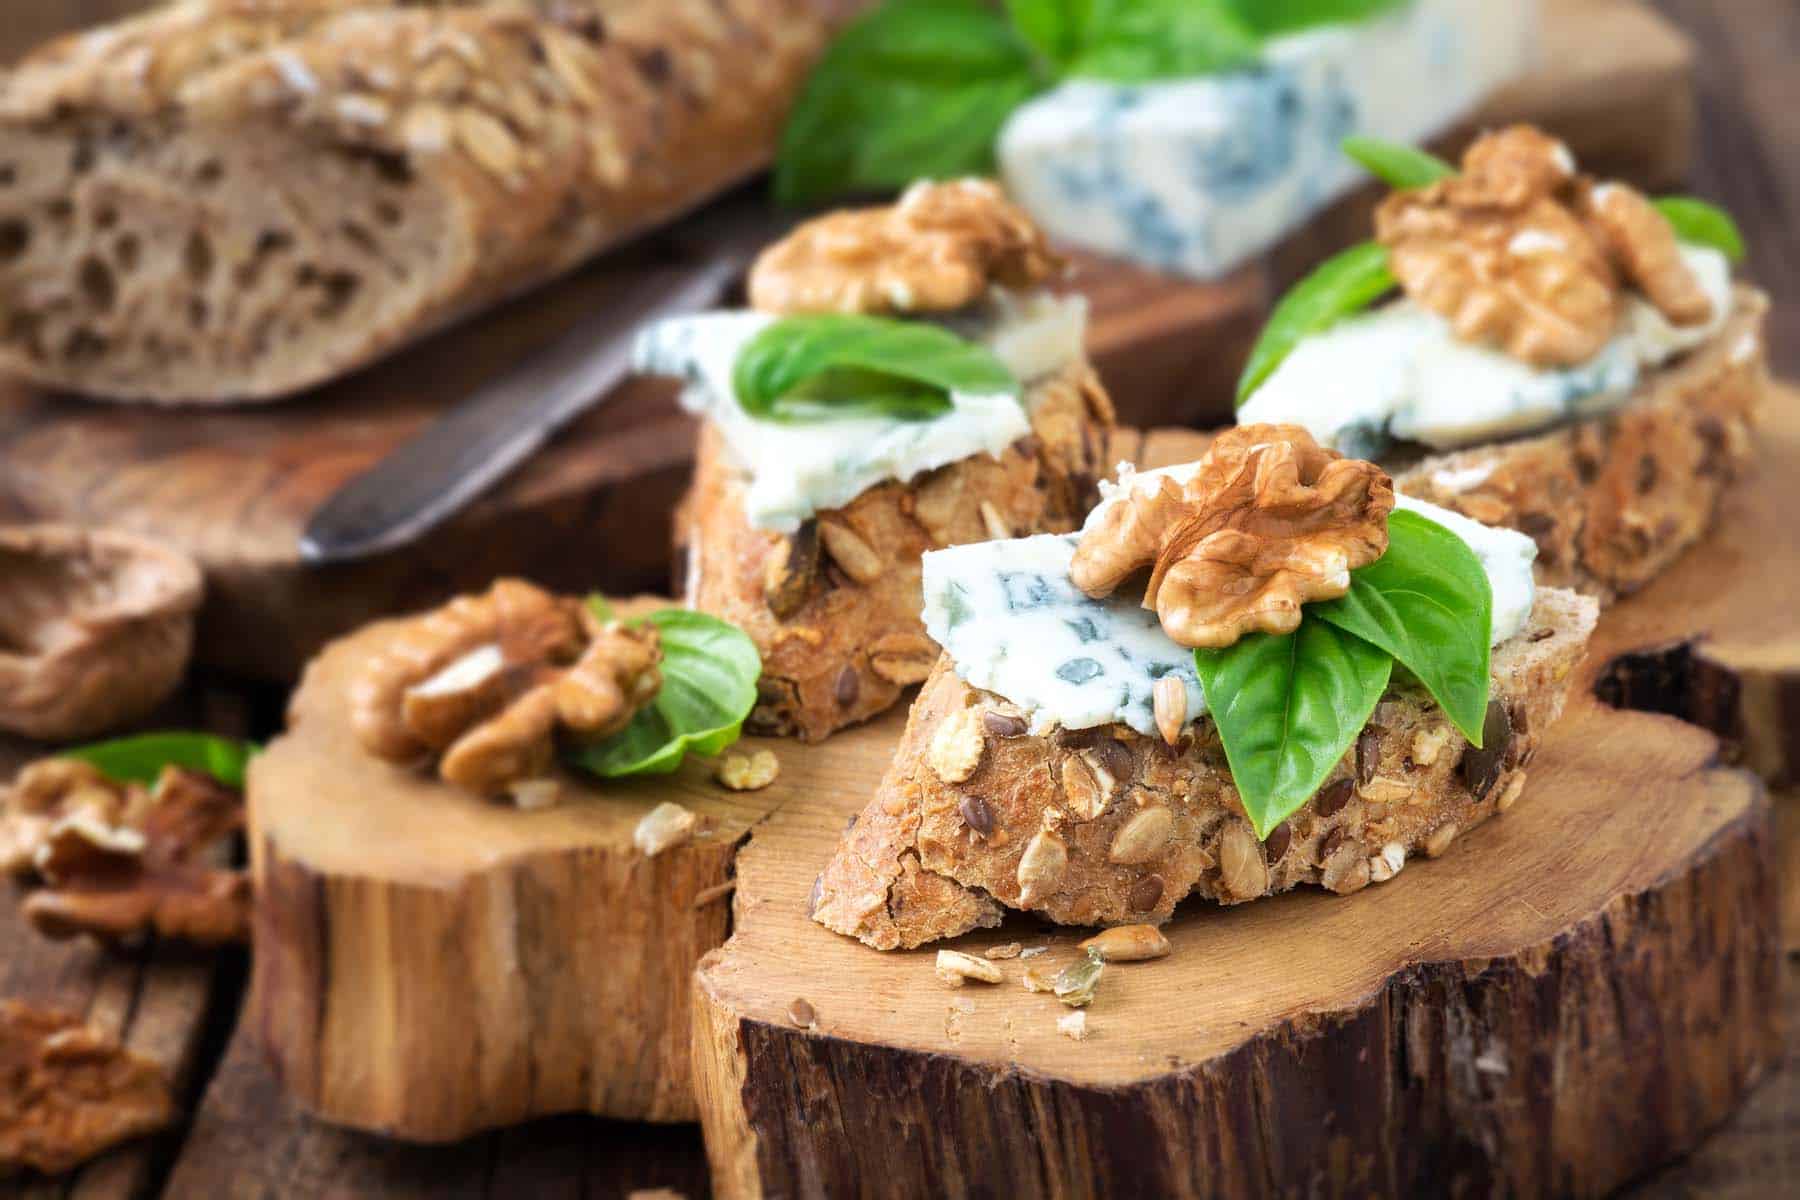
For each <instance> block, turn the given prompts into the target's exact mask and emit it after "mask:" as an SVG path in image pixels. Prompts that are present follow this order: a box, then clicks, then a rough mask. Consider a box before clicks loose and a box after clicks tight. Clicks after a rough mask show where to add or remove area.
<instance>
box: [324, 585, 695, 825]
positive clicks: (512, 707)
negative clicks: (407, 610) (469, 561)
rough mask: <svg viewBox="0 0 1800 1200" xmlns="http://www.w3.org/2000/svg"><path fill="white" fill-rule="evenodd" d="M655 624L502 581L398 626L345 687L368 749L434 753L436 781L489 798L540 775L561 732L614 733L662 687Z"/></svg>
mask: <svg viewBox="0 0 1800 1200" xmlns="http://www.w3.org/2000/svg"><path fill="white" fill-rule="evenodd" d="M661 661H662V649H661V645H660V639H659V635H658V634H657V631H656V629H655V627H654V626H651V625H638V626H627V625H624V624H621V623H620V622H617V621H604V620H602V619H600V618H599V617H598V616H596V615H595V614H594V613H593V612H592V611H591V610H590V609H589V608H588V607H587V605H585V604H584V603H582V602H581V601H579V600H576V599H573V598H571V597H565V596H554V595H552V594H550V593H549V592H546V591H544V590H543V589H542V588H539V587H536V586H534V585H532V584H529V583H525V582H523V581H520V580H516V579H502V580H500V581H498V582H497V583H495V584H494V586H493V587H491V588H490V589H489V590H488V591H487V592H485V593H483V594H481V595H479V596H462V597H459V598H457V599H455V600H452V601H451V602H450V603H448V604H446V605H444V606H443V607H442V608H439V609H435V610H433V611H432V612H429V613H425V614H423V615H421V616H418V617H414V618H412V619H411V620H409V621H405V622H402V623H400V624H399V626H398V628H397V630H396V632H395V633H394V635H393V636H392V637H391V638H390V639H389V640H388V642H387V643H386V645H385V646H384V647H383V649H382V650H381V652H380V653H378V654H376V655H375V656H374V657H372V658H371V659H370V661H369V663H368V664H367V666H366V667H365V668H364V670H363V672H362V674H361V676H360V677H359V678H358V679H357V681H356V683H355V685H354V686H353V688H352V690H351V700H350V702H351V721H352V725H353V727H354V728H355V731H356V736H357V740H358V741H359V742H361V743H362V746H363V748H364V749H365V750H367V751H368V752H369V753H370V754H373V755H375V756H376V757H378V758H383V759H386V760H388V761H390V762H396V763H405V764H411V763H417V762H421V761H426V760H429V759H431V758H433V757H437V758H438V774H439V776H440V777H441V778H442V779H443V780H444V781H445V782H447V783H451V784H454V785H456V786H458V787H461V788H465V789H467V790H469V791H473V792H479V793H481V794H483V795H498V794H501V793H504V792H506V791H508V790H509V789H512V788H514V787H515V786H516V785H519V784H522V783H524V782H526V781H529V780H535V779H540V778H542V777H544V776H545V775H547V774H548V773H549V772H550V771H551V768H552V766H553V764H554V761H555V752H556V742H557V739H558V738H559V736H560V737H563V738H566V739H569V740H572V741H575V742H582V743H585V742H594V741H599V740H601V739H603V738H606V737H610V736H611V735H613V734H615V733H617V732H619V731H620V730H621V729H623V728H624V727H625V726H626V725H627V724H628V723H629V722H630V721H631V718H632V716H633V715H635V714H636V713H637V711H638V710H639V709H641V708H643V707H644V706H645V705H646V704H648V703H650V701H651V700H652V699H654V698H655V696H656V693H657V691H658V690H659V689H660V688H661V687H662V672H661V670H660V668H659V664H660V663H661Z"/></svg>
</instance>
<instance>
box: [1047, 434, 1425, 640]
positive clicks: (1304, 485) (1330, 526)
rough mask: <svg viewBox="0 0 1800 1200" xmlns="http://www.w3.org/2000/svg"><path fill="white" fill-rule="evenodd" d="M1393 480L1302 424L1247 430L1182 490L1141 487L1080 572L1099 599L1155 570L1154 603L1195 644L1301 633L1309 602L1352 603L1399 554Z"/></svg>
mask: <svg viewBox="0 0 1800 1200" xmlns="http://www.w3.org/2000/svg"><path fill="white" fill-rule="evenodd" d="M1393 507H1394V488H1393V482H1392V480H1390V479H1389V478H1388V476H1387V473H1386V472H1384V471H1382V470H1381V469H1380V468H1379V467H1377V466H1375V465H1374V464H1373V463H1367V462H1362V461H1360V460H1357V459H1349V458H1345V457H1343V456H1342V455H1340V454H1338V453H1337V452H1336V451H1333V450H1327V449H1324V448H1323V447H1321V446H1320V445H1319V444H1318V443H1317V442H1315V441H1313V439H1312V436H1311V435H1310V434H1308V433H1307V432H1306V431H1305V430H1304V429H1302V428H1300V427H1299V426H1296V425H1240V426H1238V427H1237V428H1235V429H1228V430H1226V431H1224V432H1223V433H1221V434H1220V435H1219V436H1218V437H1217V438H1215V439H1214V440H1213V443H1212V445H1211V446H1209V447H1208V448H1207V452H1206V454H1205V456H1204V457H1202V458H1201V460H1200V462H1199V464H1198V466H1197V469H1196V470H1195V472H1194V474H1193V476H1192V477H1191V478H1190V479H1189V480H1188V481H1187V482H1186V483H1185V484H1182V485H1177V484H1176V483H1175V482H1174V480H1172V479H1169V478H1167V477H1162V478H1159V479H1157V480H1156V481H1155V483H1154V486H1143V485H1134V486H1131V487H1130V488H1129V489H1128V490H1127V491H1126V493H1125V494H1124V495H1121V496H1120V497H1118V499H1117V500H1115V501H1114V502H1113V504H1112V505H1111V506H1110V507H1109V508H1107V509H1106V510H1105V511H1104V512H1103V513H1102V514H1101V516H1100V519H1099V520H1098V521H1097V522H1096V523H1094V524H1093V525H1092V526H1091V527H1090V528H1089V529H1088V530H1087V531H1086V532H1085V533H1083V534H1082V537H1081V541H1080V543H1079V544H1078V545H1077V546H1076V549H1075V556H1074V558H1073V560H1072V561H1071V563H1070V566H1069V578H1070V580H1071V581H1073V582H1074V584H1075V586H1076V587H1078V588H1080V589H1081V590H1082V591H1084V592H1086V593H1087V594H1088V595H1090V596H1094V597H1096V598H1098V597H1101V596H1107V595H1110V594H1111V593H1112V592H1113V591H1114V590H1115V589H1116V588H1117V587H1118V586H1119V585H1120V584H1122V583H1124V582H1125V581H1126V580H1127V579H1129V578H1131V577H1132V576H1133V575H1135V574H1137V573H1138V572H1139V571H1141V570H1143V569H1144V568H1145V567H1150V568H1151V573H1150V581H1149V584H1148V586H1147V587H1146V589H1145V592H1144V607H1145V608H1149V609H1153V610H1155V612H1156V614H1157V616H1158V617H1159V618H1160V620H1161V622H1162V627H1163V631H1164V632H1165V633H1167V634H1168V635H1169V636H1170V637H1172V638H1174V639H1175V640H1176V641H1177V642H1179V643H1181V644H1182V645H1184V646H1205V647H1212V648H1218V647H1223V646H1229V645H1231V644H1232V643H1234V642H1236V641H1237V640H1238V639H1239V638H1241V637H1243V636H1244V635H1245V634H1246V633H1251V632H1256V631H1260V632H1263V633H1291V632H1292V631H1293V630H1294V629H1296V628H1297V627H1298V626H1299V624H1300V607H1301V605H1303V604H1306V603H1309V602H1311V601H1314V600H1330V599H1335V598H1336V597H1338V596H1342V595H1343V594H1344V593H1345V592H1347V591H1348V590H1349V588H1350V572H1351V571H1353V570H1355V569H1356V568H1358V567H1362V566H1366V565H1367V564H1369V563H1371V562H1374V561H1375V560H1376V559H1378V558H1380V557H1381V556H1382V554H1383V553H1385V552H1386V551H1387V516H1388V513H1389V512H1391V511H1392V510H1393Z"/></svg>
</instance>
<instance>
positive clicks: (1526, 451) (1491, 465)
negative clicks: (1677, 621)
mask: <svg viewBox="0 0 1800 1200" xmlns="http://www.w3.org/2000/svg"><path fill="white" fill-rule="evenodd" d="M1768 309H1769V302H1768V298H1767V297H1766V296H1764V295H1763V294H1762V293H1761V292H1758V291H1756V290H1755V289H1753V288H1748V287H1739V288H1738V289H1737V290H1736V293H1735V295H1734V298H1733V306H1732V313H1731V316H1730V318H1729V319H1728V320H1727V321H1726V323H1725V325H1724V327H1723V328H1722V329H1721V330H1720V331H1719V333H1718V334H1717V336H1715V337H1714V338H1712V339H1711V340H1709V341H1708V342H1707V343H1706V344H1705V345H1703V346H1701V347H1700V348H1699V349H1697V350H1695V351H1694V352H1693V353H1691V354H1689V355H1687V356H1686V357H1684V358H1683V359H1681V360H1680V361H1679V362H1677V363H1675V364H1674V365H1672V366H1670V367H1668V368H1666V369H1664V370H1660V371H1657V372H1655V373H1653V374H1652V375H1650V376H1649V377H1648V378H1647V379H1646V380H1645V381H1644V383H1643V384H1642V385H1641V386H1640V388H1639V389H1638V391H1637V393H1636V394H1635V395H1634V396H1633V397H1632V398H1631V399H1630V400H1629V402H1627V403H1626V404H1624V405H1622V406H1620V407H1619V408H1617V409H1615V410H1614V411H1612V412H1609V413H1606V414H1604V415H1601V416H1596V417H1593V418H1590V419H1588V420H1584V421H1580V422H1577V423H1575V424H1572V425H1567V426H1563V427H1561V428H1558V429H1553V430H1551V431H1549V432H1547V433H1542V434H1537V435H1535V436H1531V437H1525V438H1520V439H1517V440H1514V441H1508V442H1500V443H1496V444H1494V445H1489V446H1479V447H1476V448H1474V449H1469V450H1462V451H1458V452H1456V453H1454V454H1442V455H1434V456H1431V457H1429V458H1426V459H1424V460H1423V461H1421V462H1419V463H1417V464H1416V465H1413V466H1412V467H1410V468H1409V469H1406V470H1404V471H1396V473H1395V477H1394V486H1395V489H1396V490H1398V491H1400V492H1404V493H1405V494H1406V495H1409V496H1414V497H1417V498H1418V499H1421V500H1428V501H1430V502H1431V503H1433V504H1437V505H1440V506H1442V507H1444V508H1448V509H1451V510H1453V511H1455V512H1460V513H1462V514H1464V515H1465V516H1469V517H1473V518H1474V519H1475V520H1477V521H1481V522H1484V523H1486V524H1489V525H1504V526H1507V527H1509V528H1512V529H1517V530H1519V531H1520V532H1522V533H1525V534H1527V535H1529V536H1530V537H1531V538H1532V539H1533V540H1534V541H1536V542H1537V545H1538V563H1537V577H1538V581H1539V582H1540V583H1542V584H1545V585H1548V586H1551V587H1568V588H1574V589H1576V590H1577V591H1582V592H1587V593H1588V594H1590V595H1594V596H1598V597H1599V598H1600V599H1601V601H1602V602H1603V603H1604V602H1609V601H1611V600H1612V599H1614V598H1616V597H1618V596H1621V595H1625V594H1628V593H1630V592H1633V591H1636V590H1637V589H1638V588H1641V587H1643V586H1644V585H1645V584H1647V583H1649V582H1650V581H1651V580H1652V579H1654V578H1656V576H1657V575H1659V574H1661V573H1662V572H1663V571H1664V570H1666V569H1667V568H1668V567H1669V566H1670V565H1671V564H1672V563H1674V561H1675V560H1676V559H1677V558H1679V557H1680V556H1681V553H1682V551H1684V550H1686V549H1687V548H1688V547H1689V546H1692V545H1693V544H1694V543H1696V542H1698V541H1699V540H1700V539H1701V538H1702V537H1704V536H1705V534H1706V531H1707V530H1708V529H1709V528H1711V526H1712V523H1713V518H1714V517H1715V515H1716V514H1717V512H1718V507H1719V501H1720V498H1721V497H1722V496H1723V495H1724V494H1725V491H1726V489H1727V488H1728V487H1729V486H1730V485H1731V483H1732V482H1733V481H1734V480H1735V479H1737V478H1738V477H1739V476H1741V475H1742V474H1743V472H1744V471H1745V470H1746V469H1747V468H1748V467H1749V465H1750V462H1751V460H1752V458H1753V444H1754V433H1755V429H1756V425H1757V419H1758V412H1759V410H1760V409H1761V408H1762V406H1763V404H1764V403H1765V402H1766V400H1767V397H1768V394H1769V366H1768V359H1767V354H1766V349H1765V340H1764V336H1763V321H1764V318H1765V317H1766V316H1767V313H1768Z"/></svg>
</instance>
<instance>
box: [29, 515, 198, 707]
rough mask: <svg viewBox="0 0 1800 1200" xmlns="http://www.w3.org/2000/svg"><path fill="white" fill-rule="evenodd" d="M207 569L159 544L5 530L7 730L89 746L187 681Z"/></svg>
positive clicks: (62, 530) (112, 534)
mask: <svg viewBox="0 0 1800 1200" xmlns="http://www.w3.org/2000/svg"><path fill="white" fill-rule="evenodd" d="M200 593H201V580H200V569H199V568H198V567H197V566H195V565H194V563H193V562H192V560H190V559H188V558H187V557H185V556H184V555H181V554H178V553H176V552H175V551H173V550H170V549H168V548H167V547H165V546H162V545H160V544H158V543H156V542H152V541H149V540H147V539H145V538H140V537H136V536H133V535H131V534H126V533H119V532H116V531H113V530H89V529H76V528H73V527H70V526H62V525H21V526H13V527H10V528H0V729H6V730H11V731H12V732H14V733H21V734H24V735H25V736H26V737H30V738H36V739H39V740H41V741H66V740H74V739H78V738H85V737H91V736H93V735H95V734H99V733H104V732H106V731H107V730H110V729H116V728H118V727H119V726H121V725H125V724H128V723H130V722H131V721H134V720H136V719H137V718H139V717H141V716H143V715H145V714H146V713H148V712H149V711H150V710H151V709H153V708H155V707H156V705H157V704H159V703H160V702H161V701H162V700H163V699H164V698H165V697H166V696H168V694H169V693H170V692H171V691H173V690H174V689H175V686H176V685H177V684H178V683H180V682H181V676H182V673H183V672H184V671H185V670H186V669H187V661H188V655H189V652H190V651H191V650H192V647H193V640H194V612H195V610H196V609H198V608H199V607H200Z"/></svg>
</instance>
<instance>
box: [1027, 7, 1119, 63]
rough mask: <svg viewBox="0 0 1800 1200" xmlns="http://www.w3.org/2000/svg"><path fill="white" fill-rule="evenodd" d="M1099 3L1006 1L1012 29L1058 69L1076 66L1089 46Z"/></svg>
mask: <svg viewBox="0 0 1800 1200" xmlns="http://www.w3.org/2000/svg"><path fill="white" fill-rule="evenodd" d="M1099 7H1101V4H1100V3H1099V2H1098V0H1006V15H1007V16H1008V17H1010V18H1012V23H1013V28H1014V29H1016V30H1018V31H1019V36H1020V37H1022V38H1024V39H1025V42H1026V44H1027V45H1029V46H1030V47H1031V48H1032V49H1034V50H1036V51H1037V52H1038V53H1039V54H1040V55H1042V56H1043V57H1044V58H1045V59H1046V60H1047V61H1048V62H1050V63H1052V64H1054V65H1055V66H1056V67H1058V68H1063V67H1067V66H1068V65H1069V64H1070V63H1071V62H1073V61H1074V60H1075V58H1076V56H1077V55H1079V54H1080V53H1081V51H1082V48H1083V47H1084V46H1086V45H1087V42H1088V37H1089V36H1090V33H1089V31H1090V29H1091V28H1092V26H1093V22H1094V10H1095V9H1096V8H1099Z"/></svg>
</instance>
